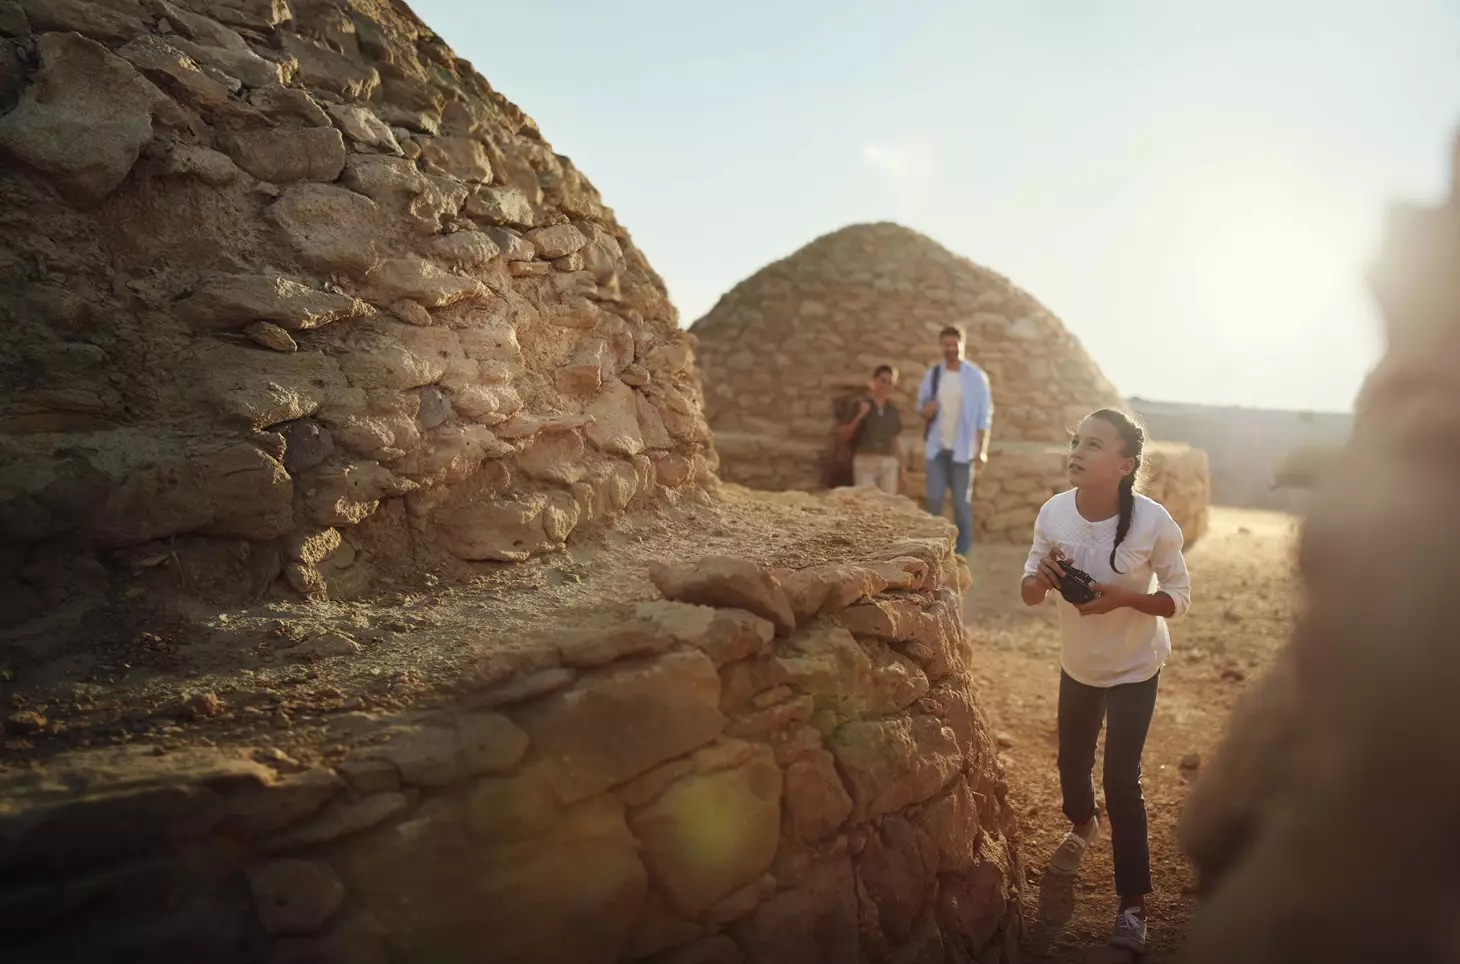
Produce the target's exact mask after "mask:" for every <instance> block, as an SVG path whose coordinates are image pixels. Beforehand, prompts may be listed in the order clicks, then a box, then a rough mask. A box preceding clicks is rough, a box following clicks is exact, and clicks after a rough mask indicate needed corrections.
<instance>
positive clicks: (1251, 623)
mask: <svg viewBox="0 0 1460 964" xmlns="http://www.w3.org/2000/svg"><path fill="white" fill-rule="evenodd" d="M1294 535H1295V530H1294V521H1293V519H1292V518H1291V517H1289V516H1285V515H1280V514H1276V513H1267V512H1255V511H1245V510H1237V509H1216V510H1214V512H1213V518H1212V526H1211V531H1210V533H1209V534H1208V535H1207V536H1206V537H1205V538H1204V539H1203V540H1202V541H1201V542H1200V543H1199V544H1198V545H1196V546H1195V547H1193V548H1192V550H1191V551H1190V552H1188V553H1187V563H1188V565H1189V567H1190V569H1191V573H1192V601H1193V606H1192V611H1191V612H1190V613H1189V614H1188V615H1187V616H1186V617H1185V618H1184V619H1182V620H1180V621H1178V622H1175V623H1173V624H1172V635H1173V654H1172V658H1171V661H1170V662H1169V663H1168V664H1167V667H1166V669H1165V670H1164V672H1163V675H1162V678H1161V690H1160V696H1159V697H1158V700H1157V704H1156V716H1155V720H1154V721H1153V723H1152V725H1151V734H1150V737H1149V738H1148V740H1147V743H1146V753H1145V759H1144V768H1145V777H1144V786H1145V795H1146V803H1147V807H1148V810H1149V814H1150V835H1151V836H1150V839H1151V861H1152V872H1153V875H1154V876H1155V886H1156V892H1155V893H1154V894H1152V895H1151V897H1150V905H1149V906H1150V913H1151V933H1150V939H1151V943H1150V945H1149V950H1148V952H1147V954H1146V956H1145V960H1146V961H1147V962H1149V964H1160V962H1168V961H1172V960H1174V959H1175V956H1176V952H1177V951H1178V950H1179V948H1180V946H1181V941H1182V935H1183V933H1184V932H1185V929H1186V925H1187V922H1188V920H1189V918H1190V915H1191V911H1192V905H1193V900H1194V897H1193V895H1192V890H1193V884H1194V877H1193V873H1192V871H1191V869H1190V868H1189V867H1188V866H1187V864H1186V862H1185V860H1184V859H1183V857H1182V855H1181V852H1180V849H1179V847H1178V846H1177V842H1176V824H1177V819H1178V816H1179V814H1180V810H1181V805H1182V802H1183V801H1184V800H1185V798H1186V795H1187V793H1188V791H1189V789H1190V787H1191V784H1192V782H1193V781H1194V780H1195V779H1198V778H1199V774H1200V770H1199V769H1190V768H1188V769H1183V767H1182V760H1183V758H1185V757H1188V755H1190V754H1197V755H1199V756H1201V757H1203V758H1205V757H1207V756H1208V755H1209V754H1210V753H1211V752H1212V750H1213V749H1214V748H1215V747H1216V746H1217V744H1218V743H1219V741H1220V738H1221V735H1222V733H1223V730H1224V727H1225V724H1226V720H1227V717H1228V715H1229V713H1230V712H1231V709H1232V706H1233V704H1234V702H1235V700H1236V699H1237V697H1238V696H1239V695H1240V694H1241V692H1242V690H1243V689H1244V687H1246V686H1247V685H1249V683H1250V682H1251V681H1252V680H1253V679H1255V678H1257V677H1258V676H1260V675H1261V674H1262V672H1263V671H1265V669H1266V668H1267V666H1268V665H1269V664H1270V663H1271V661H1272V659H1273V657H1274V656H1275V655H1276V653H1277V651H1278V649H1279V648H1280V647H1281V646H1282V644H1283V643H1284V642H1285V641H1286V639H1287V635H1288V631H1289V627H1290V625H1291V621H1292V617H1293V611H1294V589H1295V587H1296V581H1295V579H1294V576H1293V572H1292V558H1293V557H1292V552H1293V547H1294V544H1295V543H1294ZM1024 554H1025V550H1024V549H1022V548H1020V547H1009V546H983V547H978V548H977V549H976V550H975V553H974V559H973V570H974V586H973V589H972V591H971V594H970V598H969V600H968V621H969V624H970V626H971V628H972V631H973V636H974V641H975V648H974V659H975V667H974V669H975V675H976V677H977V679H978V682H979V686H980V688H981V690H982V692H981V699H982V703H983V706H984V708H985V710H986V711H987V712H988V714H989V716H990V718H991V722H992V724H993V726H994V729H995V731H996V732H997V733H999V735H1000V738H1001V742H1002V743H1003V744H1006V748H1005V749H1004V751H1003V752H1004V758H1005V764H1006V766H1007V767H1008V771H1009V785H1010V787H1011V790H1012V793H1013V796H1014V799H1015V801H1016V804H1017V806H1018V808H1019V812H1020V814H1021V817H1022V821H1023V832H1024V845H1023V851H1024V853H1023V856H1024V866H1025V872H1026V878H1027V883H1026V886H1025V888H1024V904H1025V915H1026V917H1025V919H1026V922H1027V923H1028V925H1029V931H1030V934H1029V936H1028V939H1027V940H1026V941H1025V946H1024V960H1026V961H1029V962H1066V961H1081V960H1086V959H1089V960H1094V961H1104V960H1115V961H1119V960H1124V959H1125V958H1124V957H1123V956H1121V955H1114V956H1111V955H1109V954H1106V953H1102V952H1094V953H1091V952H1090V951H1088V950H1087V948H1091V947H1092V946H1098V945H1100V944H1101V943H1102V942H1103V941H1104V939H1105V937H1106V936H1107V935H1108V933H1109V930H1110V927H1111V926H1112V924H1113V923H1114V918H1115V896H1114V888H1113V878H1112V868H1111V859H1110V844H1109V839H1110V838H1109V834H1108V833H1105V834H1102V837H1101V842H1100V845H1098V846H1096V847H1095V848H1094V849H1092V850H1091V852H1090V853H1089V855H1087V857H1086V860H1085V864H1084V867H1083V868H1082V869H1081V873H1080V876H1079V878H1078V879H1077V880H1075V881H1074V882H1073V883H1071V882H1065V883H1063V884H1060V883H1058V881H1059V878H1056V877H1052V876H1051V877H1048V878H1046V876H1045V874H1044V873H1043V868H1044V864H1045V862H1046V861H1047V859H1048V856H1049V853H1050V852H1051V851H1052V850H1053V849H1054V847H1055V846H1056V845H1057V844H1058V842H1059V840H1060V838H1061V837H1062V836H1063V835H1064V833H1065V832H1066V831H1067V830H1068V829H1069V825H1068V822H1067V821H1066V820H1065V818H1064V816H1063V814H1061V812H1060V794H1059V779H1058V775H1057V773H1056V769H1055V762H1056V748H1057V743H1056V735H1055V706H1056V694H1057V688H1058V677H1059V637H1058V628H1057V624H1056V616H1055V609H1054V604H1053V603H1052V602H1051V603H1049V604H1047V605H1045V606H1041V607H1036V608H1033V609H1029V608H1026V607H1024V606H1023V605H1022V603H1021V602H1020V601H1019V597H1018V591H1017V586H1018V579H1019V573H1020V569H1021V567H1022V565H1023V561H1024ZM1102 750H1103V741H1102ZM1100 766H1101V760H1100V758H1099V757H1097V761H1096V780H1095V782H1096V787H1097V798H1099V799H1100V802H1101V808H1102V811H1103V808H1104V801H1103V794H1102V793H1100V791H1099V784H1100V780H1099V772H1100V771H1099V767H1100ZM1087 955H1088V958H1087Z"/></svg>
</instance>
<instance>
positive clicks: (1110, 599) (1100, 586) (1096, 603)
mask: <svg viewBox="0 0 1460 964" xmlns="http://www.w3.org/2000/svg"><path fill="white" fill-rule="evenodd" d="M1090 588H1091V589H1093V590H1095V591H1096V592H1098V593H1099V594H1100V595H1098V596H1096V597H1095V598H1094V599H1092V600H1090V601H1089V602H1087V603H1084V604H1083V605H1080V606H1076V607H1075V608H1076V609H1078V610H1079V611H1080V615H1081V616H1101V615H1104V614H1105V613H1110V612H1115V610H1117V609H1123V608H1125V607H1126V606H1128V605H1130V599H1131V593H1130V591H1129V590H1126V589H1122V588H1120V587H1119V586H1107V585H1106V584H1105V583H1103V582H1097V583H1093V584H1091V586H1090Z"/></svg>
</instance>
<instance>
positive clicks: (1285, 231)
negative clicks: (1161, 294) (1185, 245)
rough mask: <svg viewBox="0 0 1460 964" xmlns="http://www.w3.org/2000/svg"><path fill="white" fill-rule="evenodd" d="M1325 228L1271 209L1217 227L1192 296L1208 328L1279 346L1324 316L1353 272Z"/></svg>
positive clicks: (1201, 252) (1200, 255)
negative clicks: (1308, 324) (1314, 317)
mask: <svg viewBox="0 0 1460 964" xmlns="http://www.w3.org/2000/svg"><path fill="white" fill-rule="evenodd" d="M1324 227H1325V226H1324V225H1322V224H1320V223H1310V222H1308V221H1306V220H1302V219H1299V218H1296V217H1291V216H1288V215H1286V214H1284V213H1280V212H1277V211H1272V210H1257V211H1247V212H1242V213H1240V214H1237V215H1236V216H1233V217H1229V218H1227V219H1225V220H1224V221H1222V222H1220V223H1218V224H1217V225H1215V226H1214V229H1213V230H1212V231H1211V232H1210V233H1209V234H1208V235H1207V237H1206V239H1205V242H1204V243H1203V244H1202V245H1201V246H1200V247H1199V248H1198V249H1197V251H1196V258H1195V260H1194V264H1193V269H1194V273H1195V278H1194V279H1193V281H1194V284H1193V286H1192V291H1193V293H1194V295H1195V296H1196V298H1197V304H1198V305H1199V307H1200V309H1201V311H1202V313H1203V314H1204V315H1205V316H1206V320H1207V322H1208V323H1210V324H1213V325H1214V326H1216V328H1217V329H1218V330H1220V331H1223V332H1227V333H1230V334H1240V335H1242V336H1244V337H1247V338H1250V339H1251V340H1253V341H1259V342H1261V341H1281V340H1282V339H1283V338H1284V336H1285V335H1286V334H1288V333H1291V332H1294V331H1295V330H1296V329H1299V328H1301V327H1303V326H1304V325H1305V324H1306V323H1307V322H1309V321H1311V320H1312V318H1313V316H1314V315H1315V314H1316V313H1318V312H1321V311H1323V310H1325V309H1326V307H1327V306H1328V305H1330V304H1331V303H1332V299H1333V295H1334V291H1335V288H1336V287H1337V286H1339V285H1341V284H1343V281H1344V278H1345V277H1346V274H1345V272H1347V271H1349V270H1350V267H1349V266H1348V265H1346V264H1345V263H1344V262H1345V257H1344V254H1343V252H1342V249H1341V246H1340V245H1339V243H1338V240H1337V239H1336V238H1335V237H1334V236H1333V235H1332V234H1325V233H1324Z"/></svg>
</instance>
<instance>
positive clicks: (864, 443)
mask: <svg viewBox="0 0 1460 964" xmlns="http://www.w3.org/2000/svg"><path fill="white" fill-rule="evenodd" d="M896 387H897V369H895V368H893V367H892V366H891V365H878V366H877V370H876V371H874V372H873V373H872V381H871V382H870V383H869V384H868V386H867V397H865V398H863V399H861V400H860V401H859V402H858V403H857V413H856V414H855V415H853V416H852V420H851V421H850V422H847V423H845V424H844V425H842V426H841V429H840V431H841V436H842V440H843V441H845V442H850V443H851V446H852V484H853V485H858V486H871V487H872V488H877V489H881V490H882V491H883V492H886V493H887V494H888V495H897V493H898V491H899V490H900V489H901V487H902V437H901V436H902V414H901V413H900V412H898V410H897V406H896V405H894V404H892V401H891V399H892V390H893V389H894V388H896Z"/></svg>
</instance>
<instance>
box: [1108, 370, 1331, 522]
mask: <svg viewBox="0 0 1460 964" xmlns="http://www.w3.org/2000/svg"><path fill="white" fill-rule="evenodd" d="M1130 407H1131V409H1132V410H1133V411H1135V412H1136V413H1137V414H1139V415H1140V416H1141V419H1142V421H1144V422H1145V423H1146V428H1147V429H1148V430H1149V431H1150V432H1151V433H1152V434H1153V435H1155V436H1156V437H1157V438H1163V439H1171V440H1173V441H1178V442H1185V443H1187V444H1188V445H1192V446H1196V447H1199V448H1202V449H1205V450H1206V452H1207V456H1208V458H1209V460H1210V461H1211V484H1212V501H1213V502H1216V503H1217V504H1219V505H1234V506H1241V507H1242V508H1249V509H1275V510H1281V511H1289V512H1296V511H1299V510H1300V509H1301V507H1302V505H1303V503H1304V502H1305V501H1306V499H1305V490H1307V489H1310V488H1312V487H1313V486H1314V485H1316V484H1317V480H1318V479H1319V478H1320V477H1321V475H1322V473H1323V472H1324V471H1326V470H1327V466H1328V464H1329V463H1330V462H1331V461H1332V460H1333V456H1334V454H1335V453H1336V452H1337V451H1338V450H1339V449H1340V448H1341V447H1342V446H1343V443H1344V442H1345V441H1347V439H1348V436H1349V432H1350V431H1351V430H1352V428H1353V416H1351V415H1348V414H1343V413H1339V412H1298V411H1282V410H1278V409H1259V408H1238V407H1235V406H1217V405H1187V404H1180V403H1174V402H1154V401H1150V400H1149V399H1142V398H1133V399H1131V400H1130Z"/></svg>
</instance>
